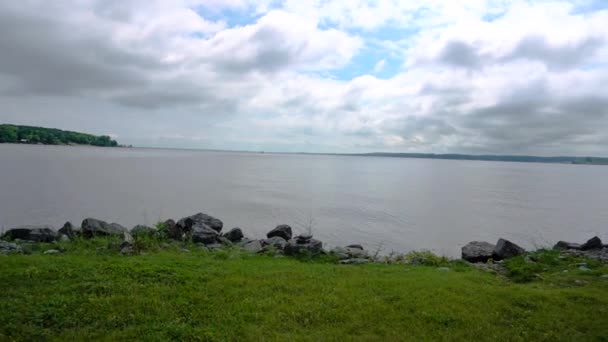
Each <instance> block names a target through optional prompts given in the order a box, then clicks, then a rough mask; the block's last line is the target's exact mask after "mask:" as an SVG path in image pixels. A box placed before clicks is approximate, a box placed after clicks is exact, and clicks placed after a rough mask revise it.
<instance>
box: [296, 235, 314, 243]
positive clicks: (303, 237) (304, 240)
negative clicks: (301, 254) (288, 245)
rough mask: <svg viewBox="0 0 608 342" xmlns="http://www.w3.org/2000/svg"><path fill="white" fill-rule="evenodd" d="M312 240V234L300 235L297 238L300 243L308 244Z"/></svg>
mask: <svg viewBox="0 0 608 342" xmlns="http://www.w3.org/2000/svg"><path fill="white" fill-rule="evenodd" d="M311 239H312V234H300V235H298V236H296V240H297V241H298V243H307V242H308V241H310V240H311Z"/></svg>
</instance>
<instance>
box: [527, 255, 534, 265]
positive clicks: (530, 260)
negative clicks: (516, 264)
mask: <svg viewBox="0 0 608 342" xmlns="http://www.w3.org/2000/svg"><path fill="white" fill-rule="evenodd" d="M524 262H525V263H526V264H533V263H535V262H536V261H534V260H532V258H531V257H530V256H529V255H526V256H525V257H524Z"/></svg>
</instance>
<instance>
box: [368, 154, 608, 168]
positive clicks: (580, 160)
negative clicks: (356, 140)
mask: <svg viewBox="0 0 608 342" xmlns="http://www.w3.org/2000/svg"><path fill="white" fill-rule="evenodd" d="M356 155H359V156H370V157H396V158H424V159H453V160H483V161H508V162H523V163H567V164H599V165H608V158H600V157H570V156H560V157H537V156H512V155H511V156H510V155H472V154H434V153H383V152H375V153H362V154H356Z"/></svg>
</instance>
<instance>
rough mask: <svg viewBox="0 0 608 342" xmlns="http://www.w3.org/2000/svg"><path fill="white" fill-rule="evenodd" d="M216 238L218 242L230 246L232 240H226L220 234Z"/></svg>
mask: <svg viewBox="0 0 608 342" xmlns="http://www.w3.org/2000/svg"><path fill="white" fill-rule="evenodd" d="M217 240H218V241H219V243H221V244H222V245H223V246H232V241H230V240H228V239H227V238H225V237H223V236H220V237H218V238H217Z"/></svg>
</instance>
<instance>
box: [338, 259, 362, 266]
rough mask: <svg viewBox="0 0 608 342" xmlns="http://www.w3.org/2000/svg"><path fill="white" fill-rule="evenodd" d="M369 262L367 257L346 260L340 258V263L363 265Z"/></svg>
mask: <svg viewBox="0 0 608 342" xmlns="http://www.w3.org/2000/svg"><path fill="white" fill-rule="evenodd" d="M368 262H369V260H368V259H346V260H340V263H341V264H342V265H363V264H367V263H368Z"/></svg>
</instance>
